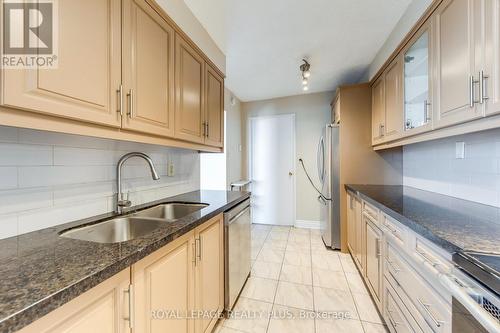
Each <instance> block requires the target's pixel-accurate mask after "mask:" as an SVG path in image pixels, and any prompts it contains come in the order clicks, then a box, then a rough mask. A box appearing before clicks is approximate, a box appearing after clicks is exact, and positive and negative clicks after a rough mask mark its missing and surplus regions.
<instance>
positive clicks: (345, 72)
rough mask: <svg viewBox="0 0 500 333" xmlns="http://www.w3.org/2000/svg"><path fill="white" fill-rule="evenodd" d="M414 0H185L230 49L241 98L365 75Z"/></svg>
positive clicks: (233, 81) (229, 72)
mask: <svg viewBox="0 0 500 333" xmlns="http://www.w3.org/2000/svg"><path fill="white" fill-rule="evenodd" d="M411 1H412V0H377V1H373V0H309V1H303V0H272V1H269V0H267V1H265V0H252V1H244V0H210V1H207V0H184V2H185V3H186V4H187V5H188V7H189V8H190V9H191V11H192V12H193V14H194V15H195V16H196V17H197V18H198V20H199V21H200V22H201V24H202V25H203V26H204V27H205V29H206V30H207V31H208V33H209V34H210V36H211V37H212V38H213V39H214V41H215V42H216V44H217V45H218V46H219V48H220V49H221V50H222V51H223V52H224V53H225V54H226V76H227V78H226V86H227V87H228V88H229V89H230V90H231V91H232V92H233V93H234V94H235V95H236V96H238V97H239V98H240V99H241V100H242V101H253V100H262V99H268V98H275V97H283V96H290V95H297V94H302V93H303V91H302V84H301V77H300V72H299V66H300V64H301V63H302V61H301V60H302V58H306V59H308V61H309V62H310V63H311V77H310V81H309V91H308V93H312V92H320V91H329V90H333V89H335V88H336V87H337V86H338V85H339V84H348V83H356V82H359V80H360V79H361V78H362V77H363V76H364V74H365V73H366V70H367V69H368V66H369V65H370V64H371V62H372V61H373V59H374V58H375V55H376V54H377V52H378V50H379V49H380V48H381V46H382V45H383V43H384V41H385V40H386V39H387V37H388V36H389V34H390V32H391V31H392V30H393V28H394V26H395V25H396V23H397V22H398V20H399V19H400V18H401V16H402V15H403V13H404V12H405V10H406V8H407V7H408V5H409V4H410V2H411Z"/></svg>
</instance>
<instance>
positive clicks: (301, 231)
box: [290, 227, 312, 235]
mask: <svg viewBox="0 0 500 333" xmlns="http://www.w3.org/2000/svg"><path fill="white" fill-rule="evenodd" d="M311 231H312V230H311V229H306V228H295V227H292V228H291V229H290V233H295V234H306V235H310V234H311Z"/></svg>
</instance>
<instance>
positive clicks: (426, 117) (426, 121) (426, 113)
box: [424, 100, 431, 123]
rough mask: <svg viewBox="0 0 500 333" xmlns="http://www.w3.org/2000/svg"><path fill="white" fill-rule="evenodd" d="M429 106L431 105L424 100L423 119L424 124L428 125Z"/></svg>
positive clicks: (429, 119)
mask: <svg viewBox="0 0 500 333" xmlns="http://www.w3.org/2000/svg"><path fill="white" fill-rule="evenodd" d="M430 105H431V103H429V101H427V100H425V101H424V117H425V123H428V122H429V121H431V117H430V115H429V106H430Z"/></svg>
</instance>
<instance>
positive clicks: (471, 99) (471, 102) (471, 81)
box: [469, 75, 474, 108]
mask: <svg viewBox="0 0 500 333" xmlns="http://www.w3.org/2000/svg"><path fill="white" fill-rule="evenodd" d="M469 106H470V107H471V108H473V107H474V76H472V75H470V76H469Z"/></svg>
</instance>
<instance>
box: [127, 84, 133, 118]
mask: <svg viewBox="0 0 500 333" xmlns="http://www.w3.org/2000/svg"><path fill="white" fill-rule="evenodd" d="M127 97H128V103H129V104H128V113H127V115H128V117H129V118H132V117H134V90H133V89H130V90H129V92H128V94H127Z"/></svg>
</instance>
